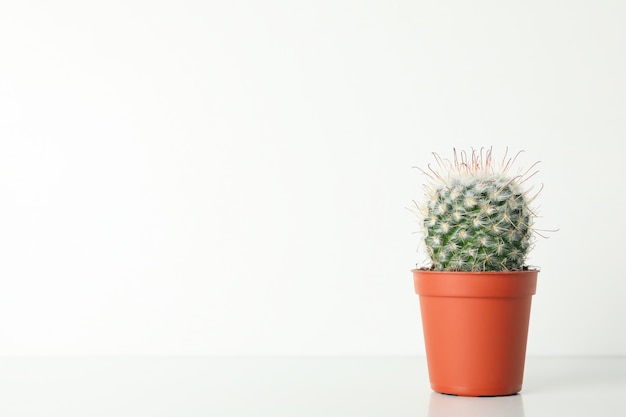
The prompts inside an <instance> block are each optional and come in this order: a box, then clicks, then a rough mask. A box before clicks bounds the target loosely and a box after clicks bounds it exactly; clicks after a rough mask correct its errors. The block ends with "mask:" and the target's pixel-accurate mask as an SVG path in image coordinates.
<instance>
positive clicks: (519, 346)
mask: <svg viewBox="0 0 626 417" xmlns="http://www.w3.org/2000/svg"><path fill="white" fill-rule="evenodd" d="M537 273H538V271H536V270H530V271H503V272H447V271H446V272H444V271H441V272H440V271H422V270H413V279H414V284H415V292H416V293H417V294H418V295H419V300H420V311H421V314H422V325H423V330H424V341H425V345H426V358H427V361H428V373H429V377H430V384H431V387H432V389H433V390H434V391H436V392H440V393H445V394H455V395H463V396H497V395H511V394H515V393H517V392H519V391H520V390H521V389H522V381H523V377H524V363H525V359H526V341H527V336H528V323H529V319H530V306H531V299H532V296H533V294H535V290H536V286H537Z"/></svg>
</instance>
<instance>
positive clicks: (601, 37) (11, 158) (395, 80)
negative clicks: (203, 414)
mask: <svg viewBox="0 0 626 417" xmlns="http://www.w3.org/2000/svg"><path fill="white" fill-rule="evenodd" d="M624 22H626V3H624V2H622V1H618V0H615V1H593V2H592V1H571V2H559V1H533V2H513V1H507V2H503V1H475V2H465V1H458V2H449V1H441V2H426V1H423V2H420V1H414V0H411V1H409V0H406V1H390V0H384V1H383V0H380V1H347V0H332V1H330V0H329V1H320V0H315V1H287V0H285V1H277V0H268V1H264V2H260V1H259V2H257V1H252V0H249V1H185V0H177V1H137V0H130V1H129V0H124V1H107V2H84V1H66V0H59V1H54V2H48V1H33V2H17V1H15V2H3V3H2V6H0V354H4V355H12V354H25V355H26V354H35V355H48V354H86V355H89V354H296V355H297V354H392V355H393V354H423V343H422V335H421V327H420V317H419V310H418V299H417V296H416V295H415V294H414V293H413V284H412V277H411V274H410V272H409V271H410V269H411V268H413V267H414V266H415V262H416V261H417V260H418V256H417V253H416V248H417V246H418V242H417V238H416V236H415V235H413V234H412V232H413V231H415V230H417V222H416V219H415V218H414V217H413V215H412V214H411V213H410V212H409V211H408V210H407V209H406V208H407V207H409V206H410V205H411V200H413V199H419V198H420V196H421V184H422V182H423V180H424V178H423V177H422V176H420V175H419V173H418V171H417V170H415V169H412V166H414V165H419V166H425V165H426V164H428V163H429V162H430V161H431V160H432V159H431V155H430V153H431V152H433V151H435V152H439V153H441V154H444V155H449V154H450V151H451V149H452V147H457V148H462V149H469V148H471V147H474V148H480V147H483V146H487V147H488V146H492V145H493V146H494V149H495V150H496V152H498V154H499V155H502V151H503V150H504V149H505V148H506V147H507V146H508V147H509V148H510V149H511V150H512V151H515V150H519V149H523V150H525V151H526V152H525V153H524V155H523V157H522V158H521V159H520V162H521V164H520V166H528V165H529V164H530V163H532V162H534V161H535V160H541V161H542V163H541V165H540V167H541V173H540V174H539V175H538V176H537V177H536V179H537V182H543V183H544V184H545V189H544V192H543V193H542V195H541V198H540V214H541V215H542V218H541V219H540V220H539V225H540V226H541V227H543V228H546V229H550V228H559V229H560V231H559V232H558V233H551V234H549V235H550V238H549V239H547V240H543V239H539V240H538V241H537V245H536V248H535V250H534V252H533V253H532V256H531V259H530V260H529V262H530V263H531V264H533V265H538V266H540V267H541V268H542V272H541V274H540V281H539V287H538V292H537V295H536V296H535V297H534V301H533V303H534V304H533V312H532V318H531V329H530V335H529V346H528V352H529V354H547V355H552V354H561V355H569V354H589V355H615V354H619V355H624V354H626V332H625V331H624V324H623V323H624V318H625V316H626V307H625V305H626V303H625V302H624V293H625V291H626V279H625V278H626V276H625V275H626V272H625V269H624V260H625V259H626V252H625V250H624V236H625V233H626V226H625V225H624V221H625V217H626V216H625V214H626V211H625V210H626V204H625V203H626V199H625V192H624V178H625V176H624V168H623V152H624V150H625V148H626V146H625V145H624V144H623V141H624V140H625V139H626V77H625V76H624V74H626V29H625V25H624Z"/></svg>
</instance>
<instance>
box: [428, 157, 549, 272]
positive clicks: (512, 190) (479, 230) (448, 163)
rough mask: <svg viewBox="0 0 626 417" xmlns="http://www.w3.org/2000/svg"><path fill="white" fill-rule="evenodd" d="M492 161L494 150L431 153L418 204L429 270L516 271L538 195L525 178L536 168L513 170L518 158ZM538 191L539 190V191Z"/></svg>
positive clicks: (524, 253)
mask: <svg viewBox="0 0 626 417" xmlns="http://www.w3.org/2000/svg"><path fill="white" fill-rule="evenodd" d="M518 155H519V153H518V154H516V155H515V156H514V157H510V158H507V156H506V153H505V155H504V157H503V158H502V160H501V161H498V162H496V161H494V159H493V156H492V150H491V149H489V150H487V151H480V152H479V151H472V152H471V153H466V152H457V151H456V150H455V151H454V159H453V160H448V159H443V158H441V157H439V155H437V154H435V159H436V162H437V165H436V166H429V167H428V170H421V171H422V172H423V173H424V174H426V176H427V177H428V179H429V181H428V184H427V185H426V187H425V188H426V194H425V199H424V203H423V204H422V205H417V207H418V214H419V215H420V218H421V223H422V226H423V230H422V235H423V242H424V245H425V248H426V255H427V257H428V261H429V262H428V263H429V264H430V269H432V270H436V271H467V272H472V271H474V272H478V271H518V270H523V269H525V260H526V256H527V254H528V251H529V249H530V248H531V245H532V238H533V235H532V234H533V231H532V225H533V219H534V217H535V216H534V212H533V210H532V209H531V208H530V206H529V205H530V204H531V202H532V201H533V200H534V197H536V194H535V196H534V197H532V198H531V197H529V195H528V194H529V192H530V190H528V189H526V188H525V182H526V180H528V179H529V178H530V177H532V176H533V175H534V174H536V172H537V171H534V167H535V166H536V165H537V163H535V164H533V165H532V166H531V167H530V168H529V169H527V170H526V171H519V172H512V171H513V165H514V163H515V160H516V159H517V156H518ZM537 194H538V193H537Z"/></svg>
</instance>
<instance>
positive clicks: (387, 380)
mask: <svg viewBox="0 0 626 417" xmlns="http://www.w3.org/2000/svg"><path fill="white" fill-rule="evenodd" d="M0 416H6V417H21V416H46V417H48V416H64V417H71V416H81V417H88V416H115V417H122V416H136V417H138V416H177V417H185V416H223V417H231V416H290V417H296V416H325V417H332V416H342V417H349V416H359V417H364V416H386V417H401V416H411V417H419V416H429V417H441V416H455V417H463V416H481V417H490V416H498V417H503V416H506V417H521V416H526V417H535V416H551V417H554V416H568V417H574V416H585V417H588V416H602V417H606V416H626V358H625V357H611V358H606V357H602V358H599V357H566V358H562V357H529V358H527V361H526V373H525V379H524V388H523V390H522V392H521V394H519V395H514V396H509V397H497V398H466V397H454V396H448V395H441V394H436V393H434V392H432V391H431V390H430V387H429V385H428V374H427V370H426V360H425V359H424V358H423V357H82V358H80V357H67V358H59V357H38V358H33V357H2V358H0Z"/></svg>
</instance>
